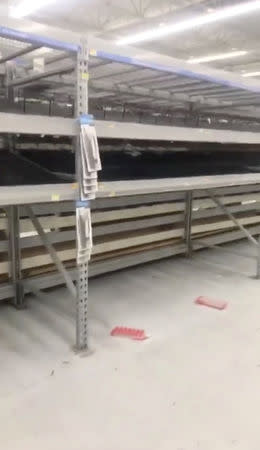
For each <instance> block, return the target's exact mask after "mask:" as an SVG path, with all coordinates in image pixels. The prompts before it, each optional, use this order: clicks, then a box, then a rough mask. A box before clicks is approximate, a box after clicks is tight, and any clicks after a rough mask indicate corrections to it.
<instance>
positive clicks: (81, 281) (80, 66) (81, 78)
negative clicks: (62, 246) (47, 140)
mask: <svg viewBox="0 0 260 450" xmlns="http://www.w3.org/2000/svg"><path fill="white" fill-rule="evenodd" d="M88 61H89V54H88V46H87V42H86V41H82V42H81V45H80V48H79V51H78V54H77V67H76V70H77V104H76V111H75V112H76V118H77V119H78V120H79V118H80V116H82V115H84V114H88V79H89V74H88ZM78 130H79V132H80V126H79V127H78ZM75 143H76V167H77V180H78V182H79V180H80V173H79V171H80V170H81V167H79V164H78V158H79V151H80V147H79V146H80V137H79V136H78V137H77V138H76V139H75ZM79 197H80V194H79ZM79 200H81V198H79ZM77 236H78V233H77ZM77 248H78V243H77ZM77 278H78V283H77V298H76V349H77V350H78V351H84V350H87V348H88V328H87V325H88V322H87V319H88V264H79V265H78V277H77Z"/></svg>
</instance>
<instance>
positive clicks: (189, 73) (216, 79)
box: [95, 50, 260, 94]
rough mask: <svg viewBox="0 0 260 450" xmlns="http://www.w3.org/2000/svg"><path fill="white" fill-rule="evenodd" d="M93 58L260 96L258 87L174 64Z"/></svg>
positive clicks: (106, 56)
mask: <svg viewBox="0 0 260 450" xmlns="http://www.w3.org/2000/svg"><path fill="white" fill-rule="evenodd" d="M95 56H96V57H97V58H100V59H105V60H109V61H111V62H116V63H120V64H128V65H131V66H135V67H143V68H144V69H151V70H155V71H157V72H166V73H169V74H171V73H172V74H174V75H176V74H177V75H181V76H184V77H187V78H192V79H196V80H201V81H208V82H210V83H214V84H219V85H222V86H227V87H230V88H234V89H242V90H245V91H250V92H254V93H257V94H260V85H259V83H258V85H253V84H251V85H248V84H246V83H243V82H239V81H235V80H227V79H225V78H224V77H223V76H220V75H219V76H218V75H216V76H214V75H212V74H210V73H208V74H206V73H205V72H203V71H199V70H192V69H185V68H183V67H181V66H178V65H177V64H175V65H174V66H168V65H163V64H157V63H152V62H149V61H141V60H139V59H136V58H132V57H129V56H122V55H117V54H113V53H107V52H104V51H99V50H98V51H96V53H95Z"/></svg>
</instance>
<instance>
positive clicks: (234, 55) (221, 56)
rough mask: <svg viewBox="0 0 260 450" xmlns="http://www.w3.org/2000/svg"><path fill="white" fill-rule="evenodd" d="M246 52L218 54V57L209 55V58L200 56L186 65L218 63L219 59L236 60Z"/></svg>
mask: <svg viewBox="0 0 260 450" xmlns="http://www.w3.org/2000/svg"><path fill="white" fill-rule="evenodd" d="M247 53H248V52H247V51H245V50H241V51H237V52H229V53H219V54H218V55H209V56H202V57H199V58H191V59H189V60H188V63H190V64H196V63H206V62H210V61H218V60H221V59H230V58H238V57H239V56H244V55H246V54H247Z"/></svg>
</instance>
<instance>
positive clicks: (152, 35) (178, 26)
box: [117, 0, 260, 45]
mask: <svg viewBox="0 0 260 450" xmlns="http://www.w3.org/2000/svg"><path fill="white" fill-rule="evenodd" d="M257 9H260V0H257V1H251V2H244V3H240V4H238V5H234V6H230V7H227V8H223V9H218V10H215V11H214V12H211V13H208V14H202V15H201V16H196V17H194V18H193V19H188V20H184V21H182V22H178V23H172V24H170V25H166V26H163V27H158V26H157V27H156V28H152V29H150V30H147V31H143V32H141V33H136V34H132V35H130V36H126V37H124V38H121V39H119V40H118V41H117V44H118V45H128V44H135V43H137V42H143V41H151V40H154V39H159V38H161V37H164V36H167V35H169V34H174V33H181V32H183V31H186V30H190V29H193V28H198V27H200V26H203V25H206V24H210V23H214V22H218V21H221V20H226V19H229V18H233V17H238V16H242V15H245V14H250V13H251V12H253V11H256V10H257Z"/></svg>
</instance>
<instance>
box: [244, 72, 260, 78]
mask: <svg viewBox="0 0 260 450" xmlns="http://www.w3.org/2000/svg"><path fill="white" fill-rule="evenodd" d="M242 77H245V78H248V77H260V72H248V73H243V75H242Z"/></svg>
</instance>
